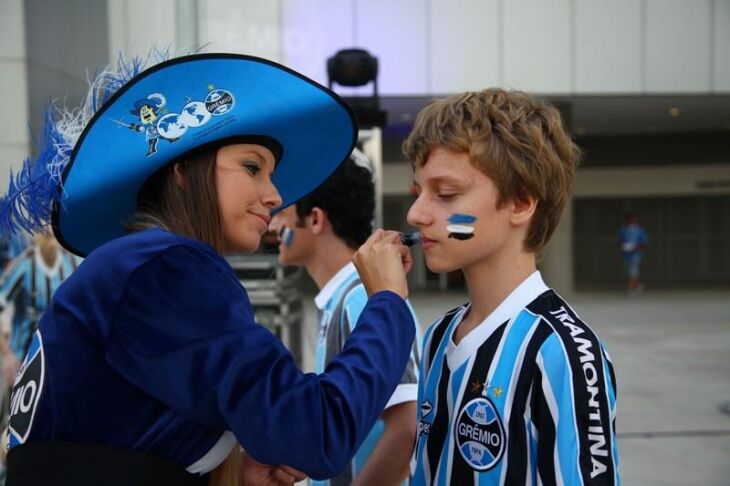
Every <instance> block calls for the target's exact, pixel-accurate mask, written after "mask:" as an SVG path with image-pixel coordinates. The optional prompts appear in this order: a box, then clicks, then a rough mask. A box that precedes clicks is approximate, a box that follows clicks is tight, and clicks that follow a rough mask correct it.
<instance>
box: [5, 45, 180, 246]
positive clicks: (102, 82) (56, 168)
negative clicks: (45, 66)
mask: <svg viewBox="0 0 730 486" xmlns="http://www.w3.org/2000/svg"><path fill="white" fill-rule="evenodd" d="M169 57H170V56H169V49H153V50H152V51H151V52H150V53H149V54H148V56H147V58H145V59H142V58H139V57H134V58H132V59H130V60H128V61H127V60H125V59H124V57H123V56H122V55H121V54H120V55H119V58H118V59H117V63H116V66H111V67H107V68H105V69H103V70H102V71H100V72H98V73H97V74H96V75H95V76H94V77H93V78H90V79H89V92H88V94H87V96H86V97H85V98H84V100H83V102H82V104H81V105H80V106H78V107H76V108H73V109H68V108H66V107H57V106H56V105H55V103H54V102H51V103H49V105H48V107H47V108H46V112H45V117H44V123H43V133H42V138H41V143H40V147H39V153H38V156H37V157H36V159H35V160H33V161H31V159H29V158H28V159H25V161H24V162H23V165H22V167H21V168H20V171H19V172H18V173H17V174H16V175H15V176H14V175H13V172H12V170H11V172H10V184H9V186H8V191H7V193H6V194H5V195H3V196H2V197H0V234H16V233H18V232H20V231H27V232H34V231H44V230H46V229H47V227H48V225H49V224H50V222H51V213H52V210H53V205H54V204H55V203H60V202H62V200H63V172H64V170H65V169H66V166H67V165H68V163H69V160H70V159H71V154H72V153H73V148H74V146H75V145H76V142H77V141H78V139H79V137H80V136H81V133H82V132H83V131H84V128H85V127H86V125H87V124H88V123H89V121H90V120H91V119H92V118H93V116H94V114H95V113H96V112H98V111H99V110H100V109H101V107H102V106H104V104H106V102H107V101H108V100H109V99H110V98H111V97H112V95H114V93H116V92H117V91H119V89H121V88H122V87H123V86H124V85H125V84H127V83H128V82H129V81H130V80H132V79H133V78H134V77H135V76H137V75H138V74H139V73H141V72H142V71H143V70H144V69H146V68H148V67H150V66H152V65H155V64H158V63H160V62H163V61H166V60H167V59H169Z"/></svg>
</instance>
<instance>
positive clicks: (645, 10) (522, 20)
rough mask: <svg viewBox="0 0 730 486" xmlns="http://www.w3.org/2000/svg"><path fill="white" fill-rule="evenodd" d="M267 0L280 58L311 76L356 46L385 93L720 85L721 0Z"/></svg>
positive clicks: (727, 64)
mask: <svg viewBox="0 0 730 486" xmlns="http://www.w3.org/2000/svg"><path fill="white" fill-rule="evenodd" d="M246 3H255V2H250V1H249V2H246ZM271 4H272V5H279V6H280V9H281V15H282V24H281V29H282V33H281V38H282V39H283V43H282V50H283V53H282V59H283V61H284V62H285V63H286V64H287V65H290V66H291V67H293V68H295V69H298V70H300V71H302V72H303V73H305V74H307V75H309V76H311V77H313V78H314V79H317V80H318V81H320V82H322V83H326V81H327V78H326V73H325V62H326V59H327V57H329V56H331V55H332V54H334V53H335V52H336V51H337V50H339V49H342V48H348V47H353V46H357V47H363V48H365V49H368V50H369V51H371V53H372V54H374V55H375V56H377V57H378V58H379V60H380V67H381V75H380V88H381V93H382V94H386V95H423V94H446V93H452V92H459V91H464V90H473V89H478V88H483V87H486V86H490V85H498V86H503V87H508V88H518V89H523V90H527V91H532V92H537V93H542V94H593V93H624V94H626V93H632V94H640V93H668V92H673V93H719V92H725V93H727V92H730V55H728V51H729V48H730V2H728V1H727V0H613V1H610V2H606V1H603V0H555V1H551V2H545V1H541V0H459V1H458V2H452V1H449V0H430V1H423V0H397V1H393V0H367V1H365V0H278V1H272V2H271ZM271 8H274V7H271Z"/></svg>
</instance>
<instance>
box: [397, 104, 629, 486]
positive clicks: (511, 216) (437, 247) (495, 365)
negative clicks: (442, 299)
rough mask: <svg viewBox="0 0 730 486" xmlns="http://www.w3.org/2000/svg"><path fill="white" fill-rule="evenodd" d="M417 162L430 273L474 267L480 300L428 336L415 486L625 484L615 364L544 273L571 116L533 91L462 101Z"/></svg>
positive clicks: (415, 149) (566, 170)
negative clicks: (541, 260) (540, 262)
mask: <svg viewBox="0 0 730 486" xmlns="http://www.w3.org/2000/svg"><path fill="white" fill-rule="evenodd" d="M404 152H405V154H406V156H407V158H408V159H409V160H410V161H411V163H412V164H413V168H414V174H415V188H416V193H417V199H416V200H415V202H414V203H413V206H412V207H411V208H410V211H409V213H408V222H409V223H410V224H412V225H414V226H416V227H417V228H418V229H419V230H420V231H421V234H422V242H423V249H424V253H425V259H426V264H427V266H428V267H429V269H430V270H432V271H434V272H439V273H440V272H448V271H453V270H461V271H462V272H463V274H464V277H465V281H466V283H467V287H468V293H469V302H468V303H466V304H465V305H463V306H461V307H458V308H456V309H453V310H451V311H450V312H448V313H446V314H445V315H444V316H443V317H441V318H439V319H437V320H436V321H435V322H434V323H433V324H432V325H431V326H430V327H429V328H428V330H427V332H426V334H425V336H424V345H423V352H422V358H421V372H420V377H421V379H420V382H419V394H418V405H419V407H418V421H419V423H418V435H417V439H416V445H415V452H414V456H413V459H412V464H411V468H412V481H411V484H413V485H416V486H418V485H426V484H436V485H446V484H454V485H459V486H465V485H472V484H473V485H523V484H524V485H533V484H545V485H549V484H566V485H580V484H585V485H588V484H591V485H593V484H600V485H604V484H605V485H609V484H618V483H619V482H620V479H619V469H618V447H617V443H616V430H615V428H616V425H615V424H616V379H615V375H614V372H613V367H612V365H611V361H610V359H609V357H608V353H607V352H606V349H605V347H604V346H603V344H602V342H601V341H600V339H599V338H598V337H597V336H596V334H594V333H593V331H591V329H590V328H589V327H588V326H587V325H586V324H585V323H584V322H583V320H582V319H581V318H580V317H579V316H578V315H577V314H576V312H575V311H574V310H573V309H571V307H570V306H569V305H568V303H567V302H565V301H564V300H563V299H562V298H561V297H560V296H559V295H558V294H557V293H556V292H555V291H554V290H552V289H550V288H549V287H548V286H547V285H546V284H545V283H544V281H543V279H542V277H541V275H540V272H539V271H537V269H536V261H537V259H538V256H539V255H540V254H541V253H542V252H543V251H544V248H545V246H546V245H547V243H548V241H549V239H550V236H551V235H552V234H553V232H554V230H555V227H556V226H557V225H558V222H559V220H560V215H561V214H562V212H563V209H564V207H565V204H566V203H567V201H568V200H569V199H570V195H571V192H572V184H573V177H574V172H575V166H576V164H577V161H578V158H579V150H578V149H577V147H575V145H574V144H573V143H572V141H571V139H570V138H569V136H568V135H567V134H566V133H565V131H564V129H563V127H562V123H561V119H560V114H559V113H558V111H557V110H556V109H555V108H554V107H552V106H549V105H548V104H546V103H544V102H541V101H539V100H537V99H535V98H534V97H532V96H530V95H527V94H524V93H520V92H511V91H504V90H500V89H489V90H485V91H482V92H472V93H464V94H461V95H455V96H451V97H448V98H445V99H441V100H437V101H435V102H433V103H432V104H430V105H429V106H427V107H426V108H425V109H424V110H423V111H422V112H421V113H420V114H419V115H418V117H417V119H416V122H415V126H414V129H413V131H412V132H411V134H410V135H409V137H408V138H407V139H406V141H405V142H404ZM455 222H456V223H458V224H454V223H455ZM449 223H451V224H449Z"/></svg>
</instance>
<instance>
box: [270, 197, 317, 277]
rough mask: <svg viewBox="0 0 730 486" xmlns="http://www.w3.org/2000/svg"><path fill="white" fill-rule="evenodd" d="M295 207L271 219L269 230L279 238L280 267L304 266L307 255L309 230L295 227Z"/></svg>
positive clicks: (296, 218)
mask: <svg viewBox="0 0 730 486" xmlns="http://www.w3.org/2000/svg"><path fill="white" fill-rule="evenodd" d="M297 222H298V217H297V210H296V206H295V205H294V204H292V205H291V206H289V207H287V208H285V209H283V210H281V211H279V212H278V213H276V214H275V215H274V217H273V218H272V219H271V224H269V230H271V231H275V232H276V234H277V235H278V237H279V263H281V264H282V265H305V264H306V261H307V256H308V254H309V248H310V247H309V246H308V242H309V241H311V235H310V234H309V230H308V229H307V228H306V227H304V228H301V227H299V226H297Z"/></svg>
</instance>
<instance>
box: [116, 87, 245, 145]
mask: <svg viewBox="0 0 730 486" xmlns="http://www.w3.org/2000/svg"><path fill="white" fill-rule="evenodd" d="M235 104H236V99H235V98H234V96H233V93H231V92H230V91H227V90H225V89H217V88H216V87H215V86H214V85H212V84H208V93H207V94H206V96H205V98H204V99H203V100H202V101H198V100H193V99H192V98H190V97H186V99H185V105H184V106H183V107H182V109H181V110H180V113H169V112H168V111H167V108H166V106H167V100H166V98H165V96H164V95H163V94H162V93H152V94H150V95H148V96H147V97H146V98H142V99H139V100H137V101H135V102H134V105H133V106H132V107H131V109H130V110H129V112H130V114H132V115H134V116H135V117H136V119H135V120H134V121H133V122H126V121H124V120H112V121H114V122H115V123H116V124H117V125H119V126H122V127H126V128H129V129H130V130H133V131H135V132H137V133H144V136H145V140H146V141H147V157H150V156H152V155H154V154H156V153H157V149H158V147H157V144H158V141H159V139H160V138H163V139H164V140H166V141H167V142H169V143H174V142H176V141H178V140H179V139H180V138H182V137H183V136H184V135H185V133H186V132H187V130H188V128H200V127H202V126H203V125H205V124H207V123H208V122H209V121H210V120H211V119H212V118H213V117H214V116H221V115H225V114H226V113H228V112H229V111H231V110H232V109H233V107H234V105H235ZM211 128H212V129H214V127H211Z"/></svg>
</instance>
